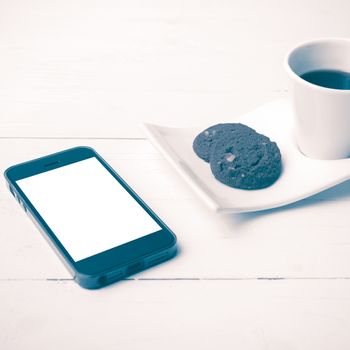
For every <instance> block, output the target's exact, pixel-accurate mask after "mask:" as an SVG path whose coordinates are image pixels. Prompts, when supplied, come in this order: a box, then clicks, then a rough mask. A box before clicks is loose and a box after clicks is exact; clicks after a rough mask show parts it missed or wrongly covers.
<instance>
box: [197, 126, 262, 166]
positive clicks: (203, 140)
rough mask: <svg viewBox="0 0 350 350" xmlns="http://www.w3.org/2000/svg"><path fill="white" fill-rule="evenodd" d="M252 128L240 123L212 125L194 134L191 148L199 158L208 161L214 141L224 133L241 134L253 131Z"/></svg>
mask: <svg viewBox="0 0 350 350" xmlns="http://www.w3.org/2000/svg"><path fill="white" fill-rule="evenodd" d="M254 132H255V131H254V129H252V128H250V127H249V126H246V125H244V124H240V123H225V124H216V125H213V126H211V127H209V128H207V129H205V130H204V131H202V132H201V133H200V134H198V135H197V136H196V138H195V139H194V141H193V150H194V152H195V153H196V154H197V156H198V157H199V158H202V159H203V160H205V161H206V162H209V157H210V153H211V150H212V148H213V146H214V145H215V143H216V141H217V140H219V139H221V138H222V137H224V136H225V135H226V134H230V135H241V134H246V133H247V134H251V133H254Z"/></svg>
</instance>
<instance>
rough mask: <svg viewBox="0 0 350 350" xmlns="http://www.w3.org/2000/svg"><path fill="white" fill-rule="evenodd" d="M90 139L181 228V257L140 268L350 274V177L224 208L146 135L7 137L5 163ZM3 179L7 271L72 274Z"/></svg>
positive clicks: (1, 218) (173, 274) (208, 273)
mask: <svg viewBox="0 0 350 350" xmlns="http://www.w3.org/2000/svg"><path fill="white" fill-rule="evenodd" d="M82 144H85V145H90V146H92V147H94V148H95V149H96V150H97V151H98V152H100V153H101V155H102V156H103V157H105V158H106V160H107V161H108V162H109V163H110V164H111V165H112V166H113V167H114V168H115V169H116V170H117V171H118V172H119V173H120V174H121V176H122V177H123V178H125V180H126V181H127V182H128V183H129V184H130V185H131V186H132V187H133V188H134V189H135V190H136V191H137V192H138V193H139V194H140V195H141V197H142V198H144V200H145V201H146V202H147V203H148V204H149V205H150V206H151V207H152V208H153V209H154V210H155V211H156V212H157V213H158V214H159V216H160V217H161V218H162V219H163V220H164V221H165V222H166V223H167V224H168V225H169V226H170V227H171V228H172V229H173V230H174V232H175V233H176V234H177V236H178V239H179V245H180V253H179V255H178V256H177V258H175V259H173V260H172V261H169V262H168V263H166V264H163V265H160V266H158V267H155V268H153V269H151V270H148V271H145V272H143V273H142V274H139V275H138V276H142V277H144V278H332V277H337V278H350V264H348V259H349V256H350V236H349V226H350V219H349V215H348V214H347V213H348V206H349V203H350V182H346V183H344V184H342V185H340V186H337V187H335V188H333V189H331V190H328V191H325V192H323V193H320V194H319V195H317V196H314V197H312V198H309V199H307V200H304V201H301V202H299V203H296V204H293V205H290V206H288V207H286V208H281V209H277V210H270V211H265V212H261V213H249V214H240V215H218V214H216V213H214V212H211V211H210V210H208V209H207V208H206V207H205V206H204V205H203V204H202V203H201V202H200V201H199V200H198V199H197V198H196V197H195V196H194V195H193V194H192V192H191V191H190V189H189V188H187V186H186V185H185V184H184V183H183V181H182V179H181V178H179V177H178V175H177V174H175V173H173V171H172V168H171V167H170V166H169V165H168V163H167V162H166V161H165V160H163V159H162V158H161V157H160V155H159V154H158V153H157V151H156V150H155V149H154V148H153V147H152V145H151V144H150V143H149V142H148V141H146V140H46V139H45V140H36V139H20V140H18V139H3V140H0V147H1V149H11V150H12V151H13V153H11V154H9V155H3V157H2V158H1V160H0V170H1V171H3V170H4V169H5V168H6V167H7V166H9V165H10V164H13V163H16V162H19V161H23V160H25V159H26V160H27V159H31V158H33V157H38V156H42V155H43V154H48V153H52V152H55V151H58V150H62V149H65V148H68V147H73V146H76V145H82ZM144 173H148V174H150V176H143V175H142V174H144ZM1 182H2V186H1V191H0V195H1V200H0V222H2V225H3V227H6V231H4V232H3V233H2V240H3V244H1V245H0V252H1V253H0V264H1V265H3V266H8V267H7V268H6V269H2V270H0V278H2V279H31V278H38V279H45V278H69V275H68V273H67V272H66V271H65V270H64V268H63V267H62V266H61V262H60V261H59V260H58V259H57V258H56V257H55V255H54V253H53V252H51V250H50V249H48V247H47V244H46V242H45V241H44V240H43V239H42V238H41V237H40V234H39V232H38V231H37V229H36V228H35V227H34V225H33V224H32V222H31V221H30V220H29V218H27V216H26V215H25V214H24V212H23V211H22V209H21V207H20V206H19V205H18V204H17V203H16V201H15V200H14V199H13V198H12V196H11V195H10V193H9V192H8V191H7V189H6V188H5V184H4V180H3V179H1ZM33 252H36V253H35V254H34V253H33ZM9 262H11V263H10V264H9ZM23 266H28V267H29V266H30V268H23Z"/></svg>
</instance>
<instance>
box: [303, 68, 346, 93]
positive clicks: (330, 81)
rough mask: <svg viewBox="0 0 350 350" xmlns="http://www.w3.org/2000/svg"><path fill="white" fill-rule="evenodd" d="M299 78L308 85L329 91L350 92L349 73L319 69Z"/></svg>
mask: <svg viewBox="0 0 350 350" xmlns="http://www.w3.org/2000/svg"><path fill="white" fill-rule="evenodd" d="M300 78H302V79H304V80H306V81H308V82H309V83H312V84H315V85H319V86H323V87H326V88H330V89H338V90H350V73H349V72H343V71H340V70H332V69H320V70H313V71H310V72H306V73H304V74H302V75H301V76H300Z"/></svg>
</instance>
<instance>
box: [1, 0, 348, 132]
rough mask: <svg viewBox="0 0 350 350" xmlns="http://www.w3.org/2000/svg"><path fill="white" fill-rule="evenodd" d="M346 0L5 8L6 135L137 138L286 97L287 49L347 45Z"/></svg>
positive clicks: (107, 1)
mask: <svg viewBox="0 0 350 350" xmlns="http://www.w3.org/2000/svg"><path fill="white" fill-rule="evenodd" d="M348 9H349V7H348V1H346V0H336V1H322V2H321V3H320V1H316V0H312V1H307V2H305V1H302V0H297V1H293V2H290V1H287V0H284V1H279V0H264V1H256V0H254V1H253V0H250V1H243V0H238V1H223V0H222V1H201V2H197V1H193V0H192V1H180V2H172V1H170V0H167V1H160V0H157V1H155V0H152V1H148V2H147V3H144V2H143V1H140V0H133V1H112V0H101V1H93V0H89V1H84V2H82V1H80V0H73V1H60V2H49V3H48V2H46V1H43V0H34V1H30V2H26V1H21V0H13V1H2V2H1V4H0V57H1V64H0V76H1V79H0V115H1V121H2V122H1V129H0V130H1V132H0V134H1V135H7V136H8V135H11V136H29V135H32V136H42V137H47V136H54V137H57V136H59V137H65V136H72V137H74V136H75V137H96V136H99V137H103V136H108V137H133V136H137V137H139V136H140V135H141V133H140V131H139V130H138V129H137V128H136V126H137V124H138V123H139V122H140V121H145V120H146V121H150V122H156V123H160V124H169V125H175V126H176V125H179V126H186V125H190V124H191V125H196V124H199V123H211V122H215V121H220V120H222V119H225V120H227V118H228V117H229V116H232V117H234V116H236V115H239V114H241V113H243V112H248V111H249V110H250V109H252V108H254V107H257V106H258V105H260V104H261V103H263V102H267V101H270V100H272V99H275V98H277V97H281V96H282V95H285V93H286V80H285V77H284V72H283V67H282V61H283V58H284V56H285V54H286V52H287V50H288V49H289V48H291V47H292V46H294V45H295V44H296V43H298V42H300V41H304V40H307V39H310V38H313V37H320V36H350V26H349V25H348V15H347V14H348Z"/></svg>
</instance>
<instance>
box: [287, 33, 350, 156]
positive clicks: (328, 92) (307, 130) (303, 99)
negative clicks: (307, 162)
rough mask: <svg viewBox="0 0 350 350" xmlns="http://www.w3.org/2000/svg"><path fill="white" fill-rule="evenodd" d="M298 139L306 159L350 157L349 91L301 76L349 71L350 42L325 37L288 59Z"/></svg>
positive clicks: (299, 47)
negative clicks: (322, 71) (319, 71)
mask: <svg viewBox="0 0 350 350" xmlns="http://www.w3.org/2000/svg"><path fill="white" fill-rule="evenodd" d="M285 69H286V70H287V74H288V77H289V91H290V93H289V95H290V98H291V101H292V106H293V109H294V114H295V121H296V123H295V124H296V125H295V126H296V139H297V143H298V146H299V149H300V151H301V152H302V153H304V154H305V155H306V156H308V157H311V158H317V159H341V158H347V157H349V156H350V90H338V89H330V88H326V87H321V86H318V85H315V84H311V83H309V82H307V81H306V80H304V79H302V78H300V75H302V74H304V73H306V72H310V71H313V70H319V69H335V70H341V71H346V72H350V40H349V39H343V38H325V39H318V40H313V41H309V42H306V43H304V44H302V45H300V46H298V47H296V48H294V49H293V50H291V51H290V52H289V54H288V55H287V57H286V60H285Z"/></svg>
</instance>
